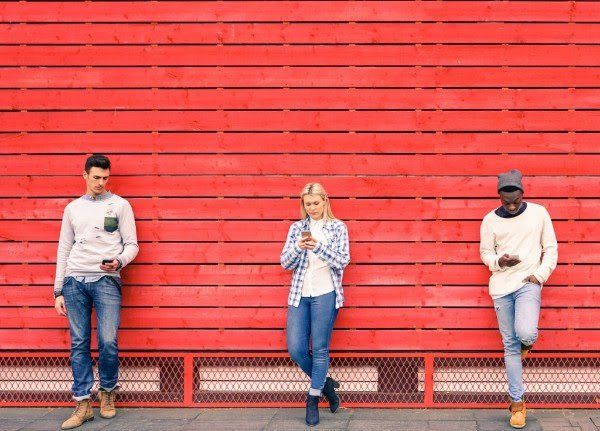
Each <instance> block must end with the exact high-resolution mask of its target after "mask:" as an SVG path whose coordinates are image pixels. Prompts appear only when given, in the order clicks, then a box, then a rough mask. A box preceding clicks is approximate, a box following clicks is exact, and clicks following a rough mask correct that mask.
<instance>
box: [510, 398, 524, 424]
mask: <svg viewBox="0 0 600 431" xmlns="http://www.w3.org/2000/svg"><path fill="white" fill-rule="evenodd" d="M509 409H510V426H511V427H513V428H517V429H521V428H525V417H526V416H527V410H526V409H525V403H524V402H520V403H514V402H511V403H510V407H509Z"/></svg>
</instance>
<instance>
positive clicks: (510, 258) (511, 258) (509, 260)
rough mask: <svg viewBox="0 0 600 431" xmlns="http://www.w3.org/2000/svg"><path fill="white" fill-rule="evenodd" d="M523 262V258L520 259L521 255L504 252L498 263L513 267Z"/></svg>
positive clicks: (501, 265)
mask: <svg viewBox="0 0 600 431" xmlns="http://www.w3.org/2000/svg"><path fill="white" fill-rule="evenodd" d="M519 263H521V259H519V255H517V254H504V255H503V256H502V257H500V259H498V265H500V267H501V268H504V267H505V266H508V267H511V266H515V265H518V264H519Z"/></svg>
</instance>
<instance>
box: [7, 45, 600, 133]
mask: <svg viewBox="0 0 600 431" xmlns="http://www.w3.org/2000/svg"><path fill="white" fill-rule="evenodd" d="M599 47H600V45H599ZM0 55H1V54H0ZM598 58H600V53H599V56H598ZM599 123H600V111H470V112H469V113H468V115H467V114H466V113H465V112H464V111H92V112H80V111H77V112H31V111H30V112H0V131H1V132H34V131H40V132H68V131H74V132H78V131H79V132H81V131H97V132H102V131H106V132H125V131H140V132H148V131H163V132H168V131H173V132H182V131H206V132H211V131H254V132H259V131H262V132H266V131H275V132H281V131H315V132H326V131H329V132H348V131H382V132H383V131H390V132H414V131H423V132H427V131H440V132H461V131H467V132H468V131H490V132H498V131H517V132H523V131H533V132H539V131H551V132H552V131H554V132H556V131H598V130H600V126H599V125H598V124H599Z"/></svg>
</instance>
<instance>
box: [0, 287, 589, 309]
mask: <svg viewBox="0 0 600 431" xmlns="http://www.w3.org/2000/svg"><path fill="white" fill-rule="evenodd" d="M289 289H290V288H289V286H287V285H284V284H281V285H279V286H268V285H262V286H248V285H243V286H225V285H223V286H167V285H162V286H157V285H155V286H138V285H130V284H127V283H126V284H125V285H124V286H123V303H124V304H127V305H128V306H134V307H155V306H157V304H160V306H161V307H180V306H181V305H182V304H185V305H186V306H187V307H257V308H260V307H285V305H286V304H287V297H288V293H289ZM344 290H345V306H347V307H491V306H492V305H493V304H492V299H491V298H490V295H489V294H488V288H487V283H486V284H485V285H484V283H482V284H480V285H475V286H464V285H457V286H450V285H442V284H439V285H436V286H420V285H419V286H415V285H407V286H345V288H344ZM53 301H54V299H53V296H52V286H51V285H45V286H16V285H8V286H0V302H1V303H2V304H4V305H5V306H11V307H18V306H30V307H40V306H43V307H47V306H49V305H52V304H53ZM542 301H543V305H544V306H545V307H592V308H596V307H598V304H600V290H599V289H598V288H597V287H596V286H572V287H558V286H552V285H549V286H545V287H544V291H543V295H542Z"/></svg>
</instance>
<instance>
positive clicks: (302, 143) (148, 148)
mask: <svg viewBox="0 0 600 431" xmlns="http://www.w3.org/2000/svg"><path fill="white" fill-rule="evenodd" d="M599 79H600V76H599ZM0 94H1V93H0ZM599 140H600V135H599V134H598V133H589V132H588V133H564V132H562V133H552V132H548V133H540V132H534V133H531V132H528V133H520V132H512V133H483V134H482V133H477V132H465V133H460V134H451V133H389V132H386V133H368V132H367V133H365V132H362V133H315V132H307V133H302V132H294V133H247V132H242V133H198V132H188V133H178V132H174V133H39V132H36V133H0V154H15V149H16V148H18V149H19V150H20V151H22V152H24V153H27V154H36V153H44V154H49V153H55V154H79V155H81V154H82V153H92V152H94V151H102V152H104V153H107V154H119V153H170V154H177V153H191V154H204V153H315V152H317V153H321V152H324V153H331V154H337V153H346V154H347V153H352V154H357V153H369V154H373V153H375V154H379V153H386V154H415V153H420V154H424V153H439V154H463V153H484V154H485V153H487V154H498V153H511V154H518V153H525V154H526V153H560V154H564V153H586V154H589V153H599V152H600V146H598V141H599ZM114 169H117V167H116V166H115V168H114Z"/></svg>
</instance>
